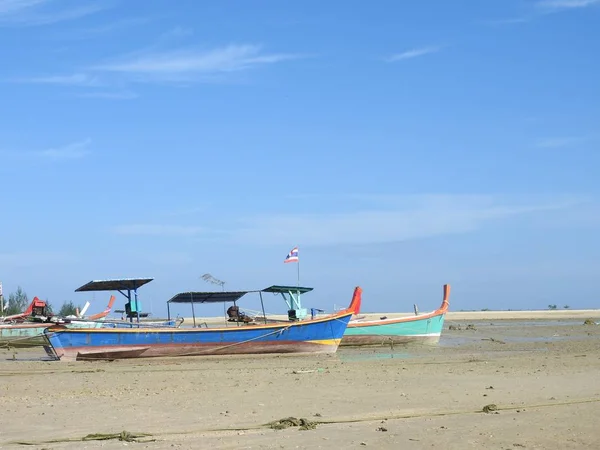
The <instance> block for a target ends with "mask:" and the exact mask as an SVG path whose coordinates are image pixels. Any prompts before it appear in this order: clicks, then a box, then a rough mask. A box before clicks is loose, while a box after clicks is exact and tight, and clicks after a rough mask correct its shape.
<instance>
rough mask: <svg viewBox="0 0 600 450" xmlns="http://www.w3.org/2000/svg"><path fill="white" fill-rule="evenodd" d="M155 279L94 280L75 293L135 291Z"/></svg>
mask: <svg viewBox="0 0 600 450" xmlns="http://www.w3.org/2000/svg"><path fill="white" fill-rule="evenodd" d="M152 280H154V278H120V279H114V280H94V281H90V282H89V283H86V284H84V285H83V286H81V287H78V288H77V289H75V292H98V291H135V290H136V289H138V288H140V287H142V286H143V285H145V284H147V283H150V282H151V281H152Z"/></svg>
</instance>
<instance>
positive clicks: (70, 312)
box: [58, 300, 79, 317]
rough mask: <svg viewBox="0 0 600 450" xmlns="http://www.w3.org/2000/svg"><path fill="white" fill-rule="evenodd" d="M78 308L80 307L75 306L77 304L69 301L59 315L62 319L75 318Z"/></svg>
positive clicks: (62, 307)
mask: <svg viewBox="0 0 600 450" xmlns="http://www.w3.org/2000/svg"><path fill="white" fill-rule="evenodd" d="M77 308H79V307H78V306H75V303H73V302H72V301H71V300H69V301H68V302H64V303H63V305H62V306H61V307H60V311H59V312H58V315H59V316H61V317H66V316H74V315H75V312H76V309H77Z"/></svg>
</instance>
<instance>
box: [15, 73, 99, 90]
mask: <svg viewBox="0 0 600 450" xmlns="http://www.w3.org/2000/svg"><path fill="white" fill-rule="evenodd" d="M11 81H14V82H17V83H31V84H61V85H67V86H87V87H96V86H102V85H103V83H101V82H100V79H99V78H98V77H97V76H93V75H89V74H85V73H74V74H71V75H49V76H40V77H30V78H16V79H13V80H11Z"/></svg>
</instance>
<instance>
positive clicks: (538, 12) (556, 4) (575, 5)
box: [483, 0, 600, 25]
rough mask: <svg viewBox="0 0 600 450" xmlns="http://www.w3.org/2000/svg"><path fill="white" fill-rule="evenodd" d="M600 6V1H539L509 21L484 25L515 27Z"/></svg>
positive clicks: (501, 20)
mask: <svg viewBox="0 0 600 450" xmlns="http://www.w3.org/2000/svg"><path fill="white" fill-rule="evenodd" d="M593 5H600V0H538V1H536V2H535V3H531V4H528V5H527V7H526V8H525V11H524V12H523V14H522V15H520V16H517V17H514V18H509V19H491V20H485V21H483V23H485V24H488V25H514V24H521V23H527V22H531V21H533V20H534V19H536V18H538V17H543V16H545V15H548V14H551V13H557V12H561V11H568V10H575V9H581V8H586V7H589V6H593Z"/></svg>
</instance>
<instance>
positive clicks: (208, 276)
mask: <svg viewBox="0 0 600 450" xmlns="http://www.w3.org/2000/svg"><path fill="white" fill-rule="evenodd" d="M200 278H202V279H203V280H204V281H206V282H207V283H211V284H218V285H219V286H221V289H222V290H223V292H225V282H224V281H222V280H219V279H218V278H215V277H213V276H212V275H211V274H210V273H205V274H204V275H202V276H201V277H200Z"/></svg>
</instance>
